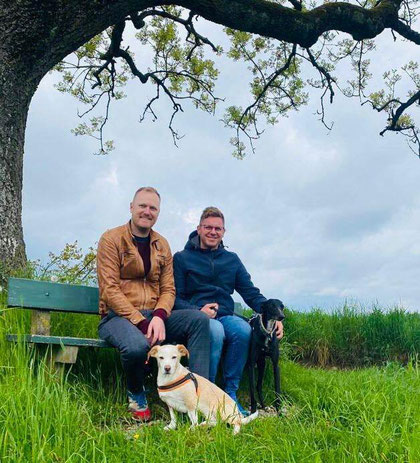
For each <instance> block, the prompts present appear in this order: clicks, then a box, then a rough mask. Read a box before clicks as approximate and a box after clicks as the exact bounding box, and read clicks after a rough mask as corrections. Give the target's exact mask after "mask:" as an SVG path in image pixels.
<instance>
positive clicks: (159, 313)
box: [153, 309, 168, 321]
mask: <svg viewBox="0 0 420 463" xmlns="http://www.w3.org/2000/svg"><path fill="white" fill-rule="evenodd" d="M153 316H154V317H159V318H160V319H161V320H162V321H166V319H167V318H168V312H166V310H165V309H155V310H154V311H153Z"/></svg>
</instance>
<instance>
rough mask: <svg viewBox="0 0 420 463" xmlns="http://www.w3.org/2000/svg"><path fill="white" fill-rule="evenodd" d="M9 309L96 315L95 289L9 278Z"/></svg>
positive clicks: (96, 292) (96, 289)
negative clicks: (20, 308)
mask: <svg viewBox="0 0 420 463" xmlns="http://www.w3.org/2000/svg"><path fill="white" fill-rule="evenodd" d="M7 304H8V306H9V307H22V308H27V309H38V310H50V311H59V312H73V313H86V314H98V313H99V291H98V288H95V287H92V286H82V285H68V284H63V283H53V282H50V281H36V280H27V279H24V278H9V290H8V301H7Z"/></svg>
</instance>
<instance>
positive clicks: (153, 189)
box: [133, 186, 160, 201]
mask: <svg viewBox="0 0 420 463" xmlns="http://www.w3.org/2000/svg"><path fill="white" fill-rule="evenodd" d="M140 191H148V192H149V193H155V194H156V195H157V197H158V198H159V201H160V194H159V192H158V191H157V190H156V188H153V187H152V186H142V187H140V188H139V189H138V190H137V191H136V192H135V193H134V196H133V201H134V198H135V197H136V196H137V193H140Z"/></svg>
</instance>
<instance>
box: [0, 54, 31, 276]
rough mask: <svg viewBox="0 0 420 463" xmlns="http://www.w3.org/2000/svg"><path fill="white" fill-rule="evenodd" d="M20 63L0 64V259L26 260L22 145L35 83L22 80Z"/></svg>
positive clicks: (13, 262) (10, 262)
mask: <svg viewBox="0 0 420 463" xmlns="http://www.w3.org/2000/svg"><path fill="white" fill-rule="evenodd" d="M25 74H26V73H22V68H21V66H13V65H12V63H11V62H8V63H7V64H6V63H5V62H4V61H2V62H1V63H0V96H1V98H0V262H1V263H2V264H3V267H6V269H7V268H10V267H12V268H13V267H14V268H16V267H20V266H22V265H23V264H24V263H25V261H26V254H25V243H24V241H23V230H22V177H23V146H24V141H25V126H26V119H27V114H28V109H29V103H30V101H31V98H32V95H33V94H34V92H35V90H36V87H37V82H33V81H29V80H25V77H24V76H25Z"/></svg>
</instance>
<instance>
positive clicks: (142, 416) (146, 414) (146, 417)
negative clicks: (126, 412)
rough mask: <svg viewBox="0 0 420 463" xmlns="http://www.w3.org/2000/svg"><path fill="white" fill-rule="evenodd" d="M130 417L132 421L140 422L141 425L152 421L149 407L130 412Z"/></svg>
mask: <svg viewBox="0 0 420 463" xmlns="http://www.w3.org/2000/svg"><path fill="white" fill-rule="evenodd" d="M131 416H132V418H133V420H135V421H140V422H141V423H147V422H149V421H151V419H152V415H151V413H150V408H149V407H146V408H143V409H141V410H136V411H131Z"/></svg>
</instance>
